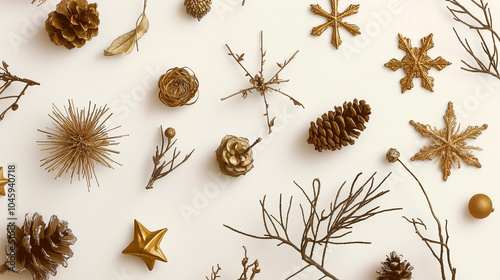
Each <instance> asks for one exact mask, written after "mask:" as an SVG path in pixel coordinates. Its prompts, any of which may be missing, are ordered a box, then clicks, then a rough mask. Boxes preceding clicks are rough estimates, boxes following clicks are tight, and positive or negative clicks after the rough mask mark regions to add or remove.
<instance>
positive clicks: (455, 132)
mask: <svg viewBox="0 0 500 280" xmlns="http://www.w3.org/2000/svg"><path fill="white" fill-rule="evenodd" d="M444 122H445V124H446V127H445V128H442V129H437V128H435V127H434V128H431V126H430V125H428V124H427V125H423V124H421V123H417V122H414V121H410V124H411V125H413V126H414V127H415V129H416V130H417V131H418V132H420V134H422V136H425V137H429V138H431V140H432V141H431V143H430V145H429V146H425V147H423V148H422V149H420V151H419V152H418V153H417V154H415V155H414V156H413V157H412V158H411V160H426V159H427V160H432V159H434V158H438V159H439V160H440V163H439V165H440V167H441V171H442V172H443V179H444V180H445V181H446V180H447V179H448V176H450V174H451V171H450V169H451V167H452V166H453V165H457V166H458V168H460V161H463V162H465V163H467V164H468V165H471V166H475V167H478V168H481V163H479V160H478V159H477V158H476V157H475V156H474V155H473V154H472V151H473V150H481V148H479V147H473V146H469V145H467V143H466V142H465V140H466V139H476V138H477V137H478V136H479V135H481V133H482V131H483V130H485V129H487V128H488V125H487V124H483V125H482V126H468V127H467V128H466V129H465V130H464V131H462V132H459V130H460V125H458V127H457V117H456V116H455V111H454V110H453V103H451V102H449V103H448V109H447V110H446V113H445V115H444Z"/></svg>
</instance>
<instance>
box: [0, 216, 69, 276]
mask: <svg viewBox="0 0 500 280" xmlns="http://www.w3.org/2000/svg"><path fill="white" fill-rule="evenodd" d="M14 230H15V265H14V264H12V263H11V262H9V256H6V258H7V261H6V263H5V264H4V265H3V267H4V268H6V267H8V270H11V271H15V272H18V273H21V272H23V271H25V270H29V271H30V272H31V274H32V276H33V280H48V279H49V276H50V275H56V274H57V267H58V266H59V265H62V266H64V267H67V266H68V263H67V260H68V259H69V258H71V257H72V256H73V251H72V250H71V249H70V246H71V245H73V244H74V243H75V242H76V237H75V236H74V235H73V233H72V232H71V229H69V228H68V223H67V222H66V221H61V220H59V219H58V218H57V216H55V215H53V216H52V217H51V218H50V221H49V223H48V225H46V224H45V223H44V222H43V218H42V216H41V215H39V214H38V213H35V214H31V213H28V214H26V217H25V220H24V225H23V226H22V228H19V227H18V226H15V229H14ZM11 231H12V228H8V231H7V232H8V234H9V233H10V232H11ZM10 246H11V245H10V244H9V245H7V248H6V249H7V251H8V252H9V251H10V250H11V247H10ZM0 271H1V269H0ZM49 274H50V275H49Z"/></svg>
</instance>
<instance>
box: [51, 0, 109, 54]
mask: <svg viewBox="0 0 500 280" xmlns="http://www.w3.org/2000/svg"><path fill="white" fill-rule="evenodd" d="M99 23H100V21H99V12H97V3H93V4H89V3H88V2H87V0H62V1H61V2H60V3H59V4H57V6H56V10H55V11H53V12H51V13H50V14H49V17H48V18H47V20H46V21H45V30H47V32H48V33H49V38H50V40H51V41H52V42H53V43H54V44H56V45H58V46H65V47H66V48H67V49H69V50H70V49H73V48H74V47H77V48H81V47H82V46H83V45H85V42H86V41H89V40H90V39H92V37H95V36H97V33H98V31H99V28H98V26H99Z"/></svg>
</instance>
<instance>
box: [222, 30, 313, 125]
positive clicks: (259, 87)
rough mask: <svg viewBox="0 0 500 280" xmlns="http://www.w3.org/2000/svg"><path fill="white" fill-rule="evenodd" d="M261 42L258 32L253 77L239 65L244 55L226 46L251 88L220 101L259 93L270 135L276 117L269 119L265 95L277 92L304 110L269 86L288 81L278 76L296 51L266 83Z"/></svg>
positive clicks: (262, 43)
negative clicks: (257, 66)
mask: <svg viewBox="0 0 500 280" xmlns="http://www.w3.org/2000/svg"><path fill="white" fill-rule="evenodd" d="M263 41H264V38H263V32H262V31H261V32H260V71H259V72H258V74H256V75H255V76H252V75H251V74H250V72H248V70H247V69H246V68H245V66H243V64H242V63H241V62H242V61H243V56H244V55H245V54H244V53H243V54H241V55H240V54H235V53H233V51H232V50H231V48H230V47H229V45H228V44H226V48H227V49H228V51H229V53H228V54H229V55H230V56H232V57H233V58H234V60H235V61H236V62H237V63H238V64H239V65H240V67H241V68H242V69H243V70H244V71H245V76H248V77H249V78H250V84H251V85H252V87H249V88H246V89H242V90H240V91H238V92H236V93H233V94H231V95H229V96H226V97H224V98H222V99H221V100H223V101H224V100H226V99H228V98H231V97H233V96H236V95H239V94H241V95H242V97H243V98H246V97H247V96H248V94H249V93H250V92H251V91H252V90H255V91H257V92H259V93H260V95H261V96H262V97H263V98H264V104H265V106H266V113H265V114H264V116H266V118H267V126H268V128H269V133H271V132H272V130H271V127H272V126H273V125H274V120H275V119H276V117H274V118H272V119H271V120H270V119H269V104H268V103H267V97H266V93H268V92H277V93H280V94H282V95H284V96H286V97H288V98H290V100H292V101H293V104H294V105H296V106H302V108H304V105H302V104H301V103H300V102H299V101H297V100H296V99H294V98H293V97H291V96H290V95H288V94H286V93H284V92H282V91H281V90H280V89H276V88H273V87H271V85H276V84H280V83H286V82H288V81H289V80H282V79H279V78H278V74H279V73H280V72H281V71H282V70H283V69H284V68H285V67H286V66H287V65H288V64H289V63H290V61H292V60H293V59H294V58H295V55H297V53H298V52H299V51H298V50H297V51H295V53H294V54H293V55H292V56H291V57H290V58H289V59H288V60H285V61H284V62H283V63H277V65H278V67H279V70H278V71H277V72H276V73H275V74H274V75H273V76H272V78H271V79H269V80H268V81H267V82H266V80H265V78H264V74H263V71H264V63H265V62H266V60H265V59H264V57H265V56H266V51H264V42H263Z"/></svg>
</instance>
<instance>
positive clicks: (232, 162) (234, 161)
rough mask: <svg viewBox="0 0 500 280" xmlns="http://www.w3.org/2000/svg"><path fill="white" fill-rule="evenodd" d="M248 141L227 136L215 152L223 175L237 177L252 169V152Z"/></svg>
mask: <svg viewBox="0 0 500 280" xmlns="http://www.w3.org/2000/svg"><path fill="white" fill-rule="evenodd" d="M249 147H250V144H249V143H248V139H246V138H243V137H236V136H233V135H227V136H226V137H224V139H222V141H221V143H220V146H219V148H218V149H217V151H215V154H216V155H217V161H218V162H219V167H220V170H221V172H222V173H223V174H226V175H229V176H233V177H238V176H240V175H245V174H246V173H247V172H248V171H250V170H251V169H252V168H253V152H252V149H249Z"/></svg>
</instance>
